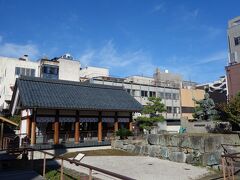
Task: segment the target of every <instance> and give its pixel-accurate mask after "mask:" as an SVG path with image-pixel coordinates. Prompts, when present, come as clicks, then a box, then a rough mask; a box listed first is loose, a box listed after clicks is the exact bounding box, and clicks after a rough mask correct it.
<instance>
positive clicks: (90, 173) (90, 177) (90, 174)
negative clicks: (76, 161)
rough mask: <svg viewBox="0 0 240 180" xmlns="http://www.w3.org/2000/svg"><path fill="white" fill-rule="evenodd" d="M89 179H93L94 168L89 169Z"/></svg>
mask: <svg viewBox="0 0 240 180" xmlns="http://www.w3.org/2000/svg"><path fill="white" fill-rule="evenodd" d="M89 180H92V169H89Z"/></svg>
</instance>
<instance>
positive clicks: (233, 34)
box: [227, 16, 240, 64]
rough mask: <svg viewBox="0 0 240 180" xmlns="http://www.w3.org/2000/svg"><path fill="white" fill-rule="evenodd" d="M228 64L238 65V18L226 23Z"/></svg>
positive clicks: (239, 35)
mask: <svg viewBox="0 0 240 180" xmlns="http://www.w3.org/2000/svg"><path fill="white" fill-rule="evenodd" d="M227 33H228V47H229V64H234V63H240V16H238V17H235V18H233V19H231V20H230V21H229V22H228V31H227Z"/></svg>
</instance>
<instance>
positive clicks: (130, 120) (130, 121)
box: [129, 112, 133, 131]
mask: <svg viewBox="0 0 240 180" xmlns="http://www.w3.org/2000/svg"><path fill="white" fill-rule="evenodd" d="M132 121H133V119H132V112H130V118H129V131H132V130H133V127H132Z"/></svg>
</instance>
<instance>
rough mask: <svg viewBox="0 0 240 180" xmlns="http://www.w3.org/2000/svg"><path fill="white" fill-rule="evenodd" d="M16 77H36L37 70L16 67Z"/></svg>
mask: <svg viewBox="0 0 240 180" xmlns="http://www.w3.org/2000/svg"><path fill="white" fill-rule="evenodd" d="M15 75H18V76H20V75H23V76H35V69H30V68H21V67H15Z"/></svg>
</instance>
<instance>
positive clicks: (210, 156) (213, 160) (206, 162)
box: [202, 152, 221, 166]
mask: <svg viewBox="0 0 240 180" xmlns="http://www.w3.org/2000/svg"><path fill="white" fill-rule="evenodd" d="M220 159H221V152H213V153H204V154H203V155H202V165H203V166H213V165H217V164H220Z"/></svg>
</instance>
